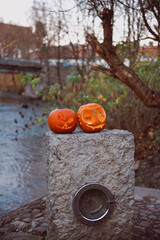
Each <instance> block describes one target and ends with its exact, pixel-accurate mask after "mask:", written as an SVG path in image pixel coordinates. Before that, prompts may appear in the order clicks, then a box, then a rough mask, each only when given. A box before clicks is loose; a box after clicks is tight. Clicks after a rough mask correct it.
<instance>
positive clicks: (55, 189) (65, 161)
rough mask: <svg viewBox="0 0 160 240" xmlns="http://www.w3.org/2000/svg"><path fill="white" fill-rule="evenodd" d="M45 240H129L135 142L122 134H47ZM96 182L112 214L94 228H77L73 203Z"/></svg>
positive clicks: (117, 131)
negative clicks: (103, 190) (102, 188)
mask: <svg viewBox="0 0 160 240" xmlns="http://www.w3.org/2000/svg"><path fill="white" fill-rule="evenodd" d="M45 158H46V159H47V174H48V177H47V179H48V180H47V181H48V192H47V211H48V213H47V215H48V239H49V240H54V239H55V240H60V239H63V240H68V239H70V240H74V239H77V240H78V239H83V240H88V239H92V240H98V239H100V240H107V239H108V240H111V239H114V240H116V239H117V240H118V239H121V240H123V239H128V240H131V239H132V234H133V232H132V230H133V213H134V208H133V207H134V141H133V135H132V134H131V133H129V132H127V131H122V130H112V131H106V130H103V131H101V132H99V133H93V134H92V133H90V134H87V133H84V132H82V131H75V132H74V133H72V134H54V133H52V132H48V133H47V134H46V150H45ZM91 182H96V183H99V184H102V185H103V186H105V187H107V188H108V189H109V190H110V191H111V193H112V194H113V196H114V199H115V202H114V211H113V213H112V214H111V215H110V216H109V218H108V219H107V220H106V221H105V222H103V223H100V224H99V225H96V226H89V225H86V224H84V223H82V222H80V221H79V220H78V219H77V218H76V216H75V215H74V213H73V209H72V200H73V197H74V195H75V193H76V191H77V190H78V189H79V188H80V187H82V186H83V185H84V184H87V183H91Z"/></svg>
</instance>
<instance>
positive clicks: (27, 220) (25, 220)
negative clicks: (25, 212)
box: [23, 218, 31, 223]
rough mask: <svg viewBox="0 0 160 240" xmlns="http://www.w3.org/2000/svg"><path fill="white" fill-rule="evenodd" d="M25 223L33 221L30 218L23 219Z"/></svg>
mask: <svg viewBox="0 0 160 240" xmlns="http://www.w3.org/2000/svg"><path fill="white" fill-rule="evenodd" d="M23 221H24V222H26V223H30V222H31V219H30V218H23Z"/></svg>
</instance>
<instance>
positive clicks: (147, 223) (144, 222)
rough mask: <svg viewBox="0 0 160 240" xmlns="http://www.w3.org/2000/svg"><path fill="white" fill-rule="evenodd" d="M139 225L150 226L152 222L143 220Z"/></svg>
mask: <svg viewBox="0 0 160 240" xmlns="http://www.w3.org/2000/svg"><path fill="white" fill-rule="evenodd" d="M139 225H140V226H142V227H145V228H147V227H149V226H150V222H149V221H141V222H140V223H139Z"/></svg>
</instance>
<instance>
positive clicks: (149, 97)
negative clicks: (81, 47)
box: [81, 0, 160, 107]
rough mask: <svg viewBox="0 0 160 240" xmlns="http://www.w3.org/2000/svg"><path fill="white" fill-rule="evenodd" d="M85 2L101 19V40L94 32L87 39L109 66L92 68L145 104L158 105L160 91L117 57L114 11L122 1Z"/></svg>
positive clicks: (94, 66)
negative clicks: (125, 88)
mask: <svg viewBox="0 0 160 240" xmlns="http://www.w3.org/2000/svg"><path fill="white" fill-rule="evenodd" d="M83 2H84V1H83ZM85 3H86V2H85ZM87 3H88V4H89V9H90V10H91V9H94V10H95V11H96V13H97V16H98V17H99V18H100V19H101V21H102V26H103V42H102V43H100V42H99V41H98V39H97V38H96V36H95V35H94V34H88V35H87V41H88V43H89V44H90V45H91V46H92V47H93V49H95V51H96V52H97V53H98V54H99V55H100V57H101V58H103V59H104V60H105V61H106V62H107V63H108V65H109V67H110V68H106V67H102V66H99V65H93V66H92V68H93V69H95V70H98V71H102V72H105V73H107V74H108V75H110V76H113V77H115V78H117V79H118V80H120V81H121V82H123V83H124V84H126V85H127V86H128V87H129V88H131V90H132V91H133V92H134V93H135V94H136V95H137V96H138V98H139V99H140V100H141V101H142V102H143V103H144V104H145V105H146V106H148V107H160V91H155V90H153V89H150V88H149V87H148V86H146V85H145V84H144V83H143V82H142V81H141V79H140V78H139V76H138V75H137V74H136V73H135V72H134V71H133V70H132V69H131V68H129V67H127V66H125V64H124V63H123V62H122V61H121V60H120V59H119V57H118V55H117V53H116V49H115V47H114V45H113V24H114V13H115V10H116V8H117V6H118V5H119V4H122V5H121V7H123V6H124V3H123V1H122V2H121V1H119V0H117V1H115V0H106V1H102V0H90V1H87ZM81 4H82V3H81Z"/></svg>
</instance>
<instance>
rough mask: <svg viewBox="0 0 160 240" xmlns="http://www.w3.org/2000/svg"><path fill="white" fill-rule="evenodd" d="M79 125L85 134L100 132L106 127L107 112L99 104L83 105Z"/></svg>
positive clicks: (79, 115) (79, 114) (79, 113)
mask: <svg viewBox="0 0 160 240" xmlns="http://www.w3.org/2000/svg"><path fill="white" fill-rule="evenodd" d="M77 115H78V121H79V125H80V127H81V128H82V130H83V131H84V132H100V131H101V130H103V129H104V128H105V125H106V112H105V110H104V109H103V107H102V106H100V105H99V104H97V103H90V104H86V105H82V106H81V107H80V108H79V110H78V113H77Z"/></svg>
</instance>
